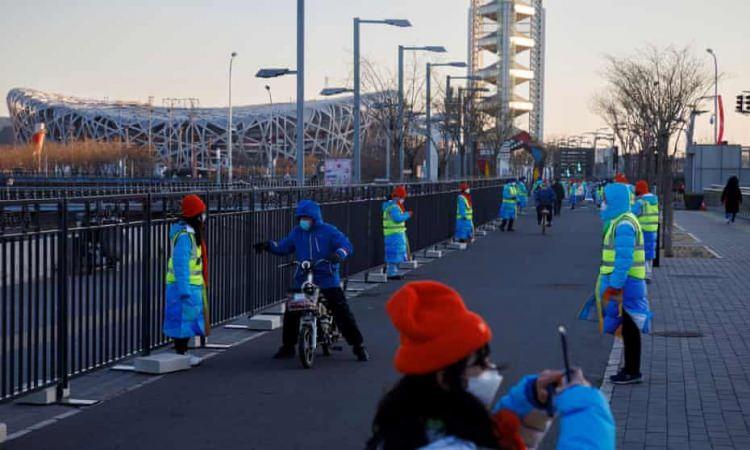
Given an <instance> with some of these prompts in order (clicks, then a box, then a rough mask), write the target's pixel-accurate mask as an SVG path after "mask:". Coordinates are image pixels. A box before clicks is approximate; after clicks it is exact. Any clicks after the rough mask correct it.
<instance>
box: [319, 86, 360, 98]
mask: <svg viewBox="0 0 750 450" xmlns="http://www.w3.org/2000/svg"><path fill="white" fill-rule="evenodd" d="M347 92H354V89H352V88H345V87H332V88H325V89H323V90H321V91H320V95H322V96H324V97H330V96H332V95H340V94H345V93H347Z"/></svg>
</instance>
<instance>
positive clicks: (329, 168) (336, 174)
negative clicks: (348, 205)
mask: <svg viewBox="0 0 750 450" xmlns="http://www.w3.org/2000/svg"><path fill="white" fill-rule="evenodd" d="M323 167H324V168H323V170H324V171H325V183H326V186H345V185H348V184H351V182H352V160H351V159H344V158H342V159H326V160H325V164H324V166H323Z"/></svg>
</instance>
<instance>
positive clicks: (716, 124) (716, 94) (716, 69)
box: [706, 48, 719, 144]
mask: <svg viewBox="0 0 750 450" xmlns="http://www.w3.org/2000/svg"><path fill="white" fill-rule="evenodd" d="M706 51H707V52H708V53H709V54H710V55H711V56H713V58H714V144H719V61H718V60H717V59H716V53H715V52H714V50H713V49H711V48H707V49H706Z"/></svg>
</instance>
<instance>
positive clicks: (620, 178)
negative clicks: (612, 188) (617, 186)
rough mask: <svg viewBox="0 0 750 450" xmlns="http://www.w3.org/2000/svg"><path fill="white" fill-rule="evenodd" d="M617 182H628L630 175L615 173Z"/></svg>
mask: <svg viewBox="0 0 750 450" xmlns="http://www.w3.org/2000/svg"><path fill="white" fill-rule="evenodd" d="M615 182H616V183H623V184H628V177H626V176H625V174H624V173H618V174H617V175H615Z"/></svg>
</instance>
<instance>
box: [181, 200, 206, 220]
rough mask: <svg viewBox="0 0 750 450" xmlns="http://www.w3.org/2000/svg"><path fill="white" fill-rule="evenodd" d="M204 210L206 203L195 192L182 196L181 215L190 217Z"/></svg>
mask: <svg viewBox="0 0 750 450" xmlns="http://www.w3.org/2000/svg"><path fill="white" fill-rule="evenodd" d="M204 212H206V204H205V203H203V200H201V198H200V197H198V196H197V195H195V194H190V195H186V196H185V197H183V198H182V216H183V217H187V218H191V217H196V216H199V215H201V214H203V213H204Z"/></svg>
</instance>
